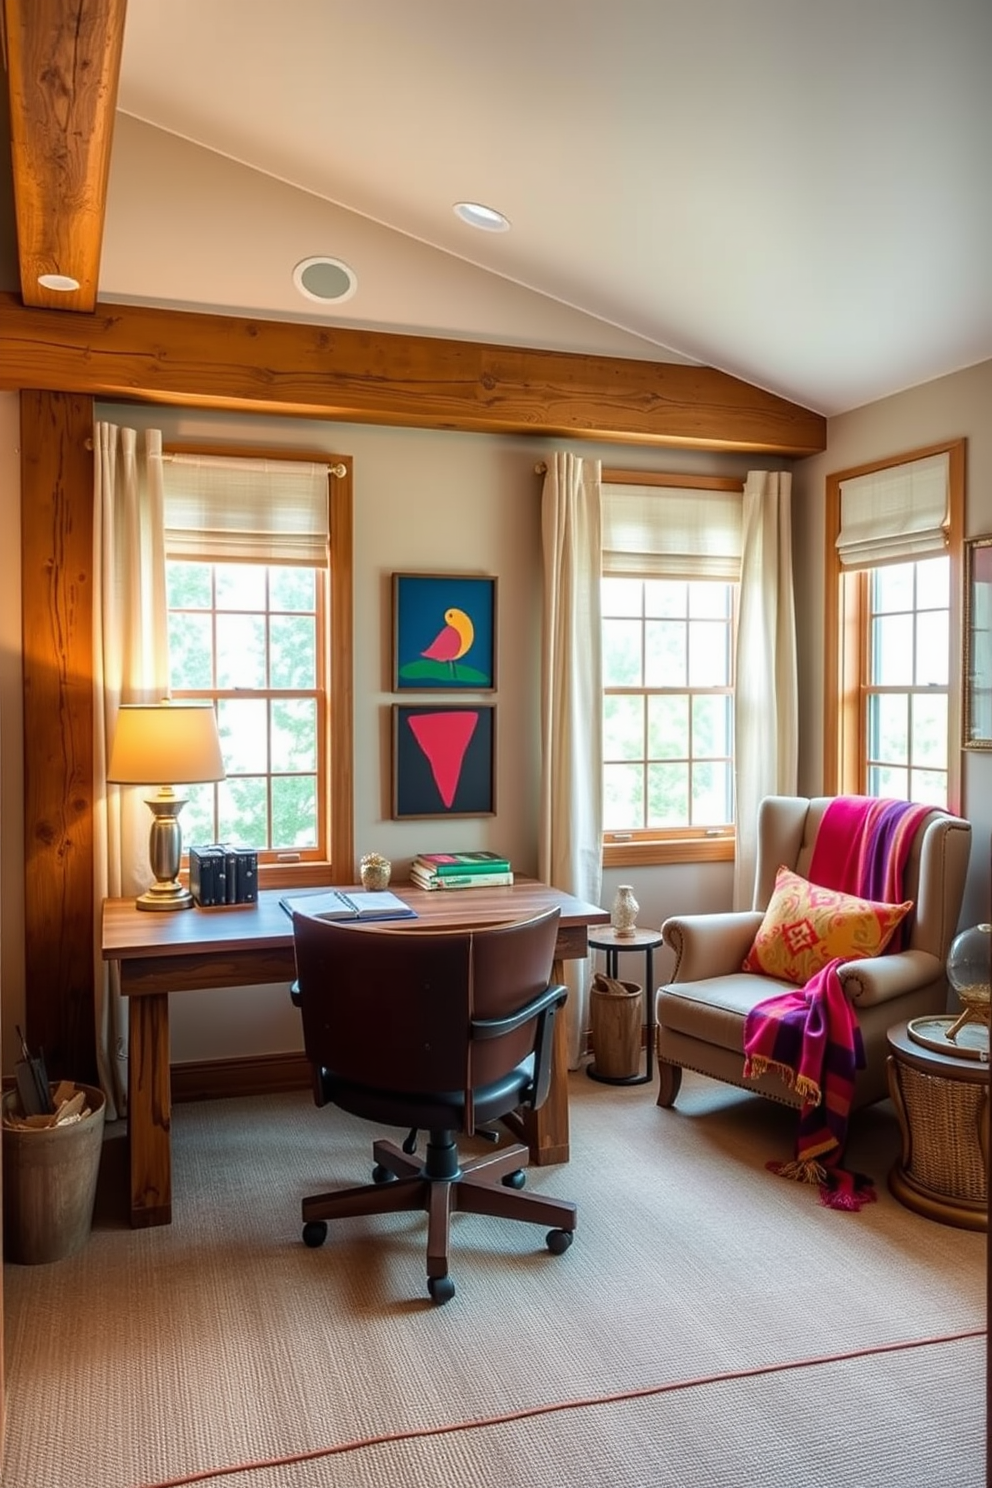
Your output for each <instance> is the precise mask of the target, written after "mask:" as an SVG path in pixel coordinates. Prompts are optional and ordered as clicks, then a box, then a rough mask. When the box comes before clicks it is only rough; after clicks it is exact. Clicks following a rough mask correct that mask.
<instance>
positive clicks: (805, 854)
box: [656, 796, 971, 1107]
mask: <svg viewBox="0 0 992 1488" xmlns="http://www.w3.org/2000/svg"><path fill="white" fill-rule="evenodd" d="M830 800H831V797H829V796H814V797H806V796H768V797H766V798H765V800H764V801H762V803H761V805H760V807H759V810H758V856H757V864H756V869H755V881H754V896H753V899H752V908H751V909H750V910H748V911H743V912H729V913H725V914H714V915H682V916H678V915H677V916H673V917H672V918H670V919H668V920H666V922H665V924H664V925H663V926H662V935H663V937H664V941H665V944H666V945H667V946H669V947H670V948H671V949H672V950H673V951H674V952H675V957H676V960H675V969H674V972H673V974H672V980H671V981H670V982H669V983H667V984H666V985H664V986H662V987H659V989H658V991H657V996H656V1013H657V1048H658V1067H659V1090H658V1104H659V1105H662V1106H670V1105H672V1104H673V1103H674V1101H675V1099H676V1096H677V1095H678V1090H679V1085H680V1083H681V1078H682V1070H683V1069H692V1070H697V1071H699V1072H700V1073H702V1074H705V1075H710V1076H712V1077H713V1078H714V1079H718V1080H723V1081H725V1082H727V1083H729V1084H732V1085H739V1086H741V1087H742V1088H744V1089H747V1090H754V1091H757V1092H758V1093H759V1094H762V1095H766V1096H768V1097H769V1098H771V1099H773V1100H779V1101H782V1102H784V1103H785V1104H787V1105H792V1106H798V1105H799V1104H800V1102H799V1099H798V1097H797V1096H795V1094H794V1093H793V1092H792V1091H790V1090H789V1088H788V1087H787V1086H786V1085H785V1084H784V1083H783V1082H782V1081H781V1080H780V1079H779V1078H778V1076H777V1075H774V1074H769V1075H765V1076H763V1077H762V1078H761V1079H758V1080H747V1081H745V1079H744V1077H743V1066H744V1043H743V1039H744V1020H745V1018H746V1016H747V1014H748V1012H749V1011H750V1010H751V1008H752V1007H753V1006H754V1005H755V1004H756V1003H758V1002H760V1001H762V1000H763V999H764V998H766V997H770V996H772V995H773V994H774V993H775V992H777V991H780V990H781V989H782V988H784V987H788V986H790V985H791V984H790V983H788V982H783V981H780V980H777V979H776V978H773V977H768V976H763V975H758V974H755V973H753V972H745V971H743V970H742V969H741V963H742V962H743V960H744V957H745V956H746V955H747V952H748V951H749V949H750V947H751V944H752V942H753V940H754V936H755V934H756V932H757V930H758V928H759V926H760V924H761V922H762V918H763V916H764V912H765V910H766V909H767V907H768V904H769V901H770V899H771V896H772V892H773V889H774V886H775V875H776V872H777V870H778V868H779V867H780V866H783V865H784V866H785V867H787V868H791V869H792V870H793V871H794V872H795V873H798V874H800V875H801V876H802V877H804V878H805V877H807V876H808V873H809V867H810V863H811V861H812V857H813V850H814V847H815V845H816V838H817V833H818V831H819V828H820V824H821V822H822V820H823V815H824V812H825V811H826V809H827V806H828V805H829V803H830ZM970 852H971V824H970V823H969V822H967V821H964V820H963V819H962V818H960V817H956V816H950V815H948V814H947V813H946V812H943V811H939V810H936V809H935V810H934V811H932V812H930V813H929V814H928V815H926V816H925V817H923V818H922V820H921V821H920V823H919V825H918V826H917V829H916V832H915V834H914V836H913V839H912V841H911V844H910V847H909V853H908V856H907V859H906V863H905V868H904V872H903V890H904V895H905V898H907V899H910V900H911V901H912V904H913V908H912V910H911V911H910V913H909V915H908V916H907V918H906V921H905V924H904V933H903V939H902V941H901V942H900V943H899V949H890V950H889V951H888V952H887V953H885V954H883V955H881V956H875V957H871V958H867V959H865V960H860V961H849V962H847V963H846V964H845V965H842V966H841V967H840V970H839V976H840V980H841V982H842V984H843V986H844V990H845V992H846V993H847V995H848V997H849V998H850V1000H851V1002H852V1004H853V1006H854V1009H855V1012H856V1014H857V1019H858V1025H859V1027H860V1029H861V1035H862V1038H863V1040H864V1045H865V1054H866V1059H867V1067H866V1068H865V1069H864V1070H861V1071H860V1072H859V1074H858V1077H857V1082H856V1085H855V1094H854V1102H853V1104H854V1107H858V1106H863V1105H867V1104H869V1103H870V1102H872V1101H876V1100H881V1099H882V1098H883V1097H884V1096H886V1095H887V1094H888V1084H887V1076H886V1058H887V1052H888V1048H887V1043H886V1038H885V1035H886V1032H887V1030H888V1029H889V1028H890V1027H891V1026H892V1025H893V1024H895V1023H899V1022H901V1021H902V1020H903V1019H909V1018H915V1017H920V1016H922V1015H923V1014H926V1013H934V1012H938V1013H939V1012H943V1011H944V1010H945V1007H946V1003H947V980H946V976H945V962H946V959H947V951H948V948H949V946H950V943H951V940H952V939H953V937H954V934H955V932H956V930H957V924H958V917H959V915H960V913H961V901H962V898H963V896H964V886H965V879H966V876H967V872H968V860H969V856H970Z"/></svg>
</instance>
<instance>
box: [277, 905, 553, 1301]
mask: <svg viewBox="0 0 992 1488" xmlns="http://www.w3.org/2000/svg"><path fill="white" fill-rule="evenodd" d="M558 919H559V911H558V910H557V909H553V910H549V911H547V912H546V913H544V914H542V915H538V916H536V917H535V918H533V919H530V920H524V921H518V922H517V923H514V924H510V925H498V926H490V927H488V928H484V929H475V930H473V929H460V930H453V931H427V930H418V929H409V928H403V929H399V928H393V927H390V928H386V927H383V926H381V925H377V926H371V925H364V926H363V925H355V924H348V923H345V924H342V923H334V922H329V921H325V920H319V919H314V918H310V917H308V916H306V915H301V914H296V915H294V916H293V931H294V936H295V942H296V964H297V981H296V984H295V986H294V988H293V998H294V1001H295V1002H296V1003H297V1004H298V1006H299V1008H300V1011H301V1013H302V1015H303V1036H304V1047H305V1050H306V1054H307V1057H308V1059H309V1060H310V1062H311V1064H312V1065H313V1067H314V1099H315V1101H316V1103H317V1104H318V1105H325V1104H328V1103H329V1104H333V1105H336V1106H340V1107H341V1109H342V1110H345V1111H350V1112H351V1113H352V1114H353V1115H356V1116H361V1117H363V1118H364V1119H365V1120H367V1121H375V1122H381V1123H382V1124H384V1125H386V1126H398V1127H405V1128H408V1129H410V1136H409V1137H408V1139H407V1141H406V1142H405V1143H404V1144H403V1145H402V1146H399V1145H397V1144H396V1143H395V1142H391V1141H386V1140H377V1141H375V1142H374V1143H373V1147H372V1151H373V1157H374V1160H375V1167H374V1169H373V1174H372V1176H373V1182H372V1183H370V1184H365V1185H363V1186H361V1187H358V1188H347V1189H343V1190H338V1191H337V1192H330V1193H324V1194H316V1195H313V1196H312V1197H310V1198H305V1199H304V1200H303V1206H302V1207H303V1220H304V1227H303V1239H304V1242H305V1243H306V1244H307V1245H310V1246H319V1245H322V1244H323V1242H324V1240H325V1238H326V1236H327V1221H328V1220H330V1219H342V1218H345V1217H346V1216H351V1215H361V1214H385V1213H395V1212H397V1211H400V1210H409V1209H423V1210H425V1211H426V1212H427V1214H428V1236H427V1289H428V1291H429V1293H430V1295H431V1297H432V1298H433V1300H434V1301H435V1302H436V1303H442V1302H447V1301H448V1300H449V1299H450V1298H451V1297H453V1296H454V1292H455V1287H454V1282H453V1281H452V1280H451V1277H450V1276H449V1275H448V1246H449V1227H450V1216H451V1214H452V1213H453V1212H454V1211H457V1210H460V1211H462V1212H467V1213H473V1214H488V1215H493V1216H496V1217H497V1218H500V1219H515V1220H527V1221H529V1222H530V1223H532V1224H542V1225H552V1226H553V1228H552V1229H551V1230H550V1231H549V1232H548V1235H547V1237H546V1243H547V1246H548V1249H549V1250H551V1251H552V1252H554V1253H556V1254H560V1253H561V1252H563V1251H565V1250H567V1249H568V1246H569V1245H570V1244H571V1241H572V1232H573V1230H574V1229H575V1225H576V1209H575V1205H574V1204H571V1203H568V1202H566V1201H565V1200H563V1199H553V1198H547V1197H545V1196H544V1195H543V1194H526V1193H521V1192H519V1191H518V1190H519V1189H520V1188H521V1187H522V1186H523V1183H524V1174H523V1171H522V1168H521V1162H522V1160H524V1159H526V1156H527V1148H526V1147H524V1146H522V1145H520V1144H518V1143H514V1144H513V1145H512V1146H510V1147H507V1148H500V1149H499V1150H497V1151H494V1152H493V1153H491V1154H489V1153H487V1154H485V1155H484V1156H482V1157H477V1158H473V1159H471V1160H466V1161H462V1160H461V1159H460V1158H459V1154H458V1147H457V1138H458V1136H459V1135H460V1134H464V1135H466V1136H471V1135H473V1134H474V1133H475V1132H476V1131H479V1130H480V1129H481V1128H482V1127H484V1126H485V1125H486V1124H487V1123H490V1122H494V1121H497V1120H498V1119H499V1118H500V1117H502V1116H506V1115H508V1114H509V1113H510V1112H512V1111H515V1110H517V1109H519V1108H521V1107H523V1108H531V1109H536V1108H537V1107H538V1106H540V1105H541V1103H542V1102H543V1101H544V1100H545V1098H546V1096H547V1094H548V1089H549V1085H550V1078H551V1056H552V1031H553V1023H554V1018H555V1015H556V1014H557V1013H558V1012H559V1010H560V1009H561V1008H562V1006H563V1005H564V1002H565V998H566V996H567V989H566V988H565V987H564V986H557V985H551V984H550V979H551V968H552V962H553V959H554V950H555V942H556V939H557V933H558ZM418 1129H419V1130H425V1131H426V1132H427V1142H426V1151H425V1154H424V1156H423V1158H421V1157H419V1156H418V1155H416V1153H415V1144H416V1131H417V1130H418Z"/></svg>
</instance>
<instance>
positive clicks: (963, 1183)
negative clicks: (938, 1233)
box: [887, 1023, 989, 1230]
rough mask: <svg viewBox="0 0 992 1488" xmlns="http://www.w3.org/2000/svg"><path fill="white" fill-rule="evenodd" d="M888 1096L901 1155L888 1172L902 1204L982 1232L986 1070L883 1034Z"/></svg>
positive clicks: (902, 1036)
mask: <svg viewBox="0 0 992 1488" xmlns="http://www.w3.org/2000/svg"><path fill="white" fill-rule="evenodd" d="M887 1038H888V1043H889V1050H890V1053H889V1061H888V1069H889V1094H890V1095H891V1097H892V1103H893V1105H894V1106H895V1108H896V1115H897V1117H898V1119H899V1128H900V1130H901V1132H902V1155H901V1156H900V1158H899V1159H898V1161H897V1162H896V1163H895V1164H894V1166H893V1168H892V1171H891V1172H890V1173H889V1188H890V1189H891V1191H892V1193H893V1194H894V1195H895V1197H896V1198H897V1199H898V1200H899V1202H900V1203H901V1204H905V1205H906V1207H907V1208H908V1209H914V1210H915V1211H916V1213H917V1214H922V1215H924V1216H925V1217H926V1218H927V1219H936V1220H939V1221H940V1222H941V1223H942V1224H951V1225H957V1226H958V1227H959V1228H961V1229H965V1230H986V1229H988V1135H987V1134H988V1120H989V1113H988V1103H989V1066H988V1064H987V1063H985V1062H984V1061H981V1060H977V1059H967V1058H962V1057H960V1056H957V1055H954V1054H944V1053H942V1052H938V1051H937V1050H936V1049H930V1048H927V1047H925V1046H924V1045H922V1044H920V1043H917V1042H916V1040H915V1039H913V1038H911V1037H910V1035H909V1032H908V1031H907V1025H906V1024H905V1023H899V1024H897V1025H896V1027H895V1028H890V1029H889V1032H888V1035H887Z"/></svg>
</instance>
